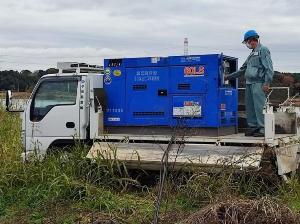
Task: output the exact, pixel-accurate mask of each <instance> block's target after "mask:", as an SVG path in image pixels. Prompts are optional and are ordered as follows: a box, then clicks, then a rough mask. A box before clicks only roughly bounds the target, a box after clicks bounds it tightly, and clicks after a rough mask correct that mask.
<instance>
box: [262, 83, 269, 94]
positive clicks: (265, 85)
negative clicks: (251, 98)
mask: <svg viewBox="0 0 300 224" xmlns="http://www.w3.org/2000/svg"><path fill="white" fill-rule="evenodd" d="M262 89H263V91H264V92H265V93H267V92H269V91H270V85H268V84H264V85H263V87H262Z"/></svg>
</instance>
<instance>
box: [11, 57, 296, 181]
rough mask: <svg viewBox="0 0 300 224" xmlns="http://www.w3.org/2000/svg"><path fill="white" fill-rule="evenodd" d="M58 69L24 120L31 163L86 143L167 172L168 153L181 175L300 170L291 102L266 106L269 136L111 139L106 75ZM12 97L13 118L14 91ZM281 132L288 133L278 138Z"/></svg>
mask: <svg viewBox="0 0 300 224" xmlns="http://www.w3.org/2000/svg"><path fill="white" fill-rule="evenodd" d="M58 68H59V72H58V73H57V74H49V75H45V76H43V77H42V78H41V79H40V80H39V81H38V83H37V84H36V86H35V88H34V90H33V92H32V94H31V97H30V98H29V100H28V102H27V106H26V108H25V110H24V111H23V113H21V116H22V142H23V146H24V152H23V153H22V157H23V159H28V158H29V157H30V155H31V154H33V153H38V155H39V156H41V157H44V156H45V155H46V154H47V152H48V151H49V149H50V148H51V147H53V146H65V145H68V144H72V143H74V141H75V140H76V139H78V140H82V141H92V142H93V145H92V146H91V149H90V151H89V153H88V155H87V157H88V158H90V159H94V158H95V157H97V156H98V155H99V153H100V154H101V156H107V158H112V155H113V156H114V159H118V160H120V161H123V162H124V163H125V164H126V165H127V166H128V167H132V168H143V169H150V170H159V169H160V166H161V160H162V158H163V156H164V155H165V154H166V151H167V153H168V161H169V163H170V165H171V167H173V168H174V169H182V168H185V169H186V168H189V167H194V166H201V167H210V168H212V167H213V168H218V167H222V166H224V165H232V166H234V167H236V168H237V170H243V169H257V170H259V169H261V168H262V166H263V164H265V163H266V162H267V163H273V165H274V166H275V168H276V169H277V170H276V171H277V173H278V175H281V176H285V175H286V174H288V173H291V172H295V171H296V169H297V168H298V163H299V136H300V108H299V107H297V106H295V105H293V104H292V103H289V101H288V100H287V101H286V103H284V104H282V105H281V106H280V107H279V108H278V109H277V111H276V112H273V108H272V107H271V106H269V105H268V104H266V108H265V111H264V113H265V123H266V128H265V137H246V136H245V135H244V133H237V134H231V135H224V136H217V137H210V136H189V135H186V134H185V132H184V130H182V128H178V129H177V130H176V128H175V130H174V131H173V132H172V133H169V134H156V133H155V132H148V133H146V132H143V131H137V132H134V133H131V132H128V133H127V132H126V129H124V130H123V131H119V132H118V131H117V132H113V133H110V132H108V131H107V130H106V127H105V126H104V122H103V107H102V105H103V104H105V93H104V90H103V68H102V67H99V66H91V65H87V64H83V63H81V64H80V63H73V62H70V63H68V62H63V63H58ZM6 98H7V99H6V106H7V110H8V111H11V109H10V107H11V92H10V91H7V96H6ZM277 126H278V127H280V133H281V134H279V133H278V134H277V133H276V132H275V127H277Z"/></svg>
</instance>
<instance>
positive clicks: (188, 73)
mask: <svg viewBox="0 0 300 224" xmlns="http://www.w3.org/2000/svg"><path fill="white" fill-rule="evenodd" d="M204 73H205V67H204V66H202V65H201V66H187V67H184V76H185V77H196V76H203V75H204Z"/></svg>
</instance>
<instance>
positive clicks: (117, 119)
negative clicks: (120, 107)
mask: <svg viewBox="0 0 300 224" xmlns="http://www.w3.org/2000/svg"><path fill="white" fill-rule="evenodd" d="M108 121H120V118H119V117H109V118H108Z"/></svg>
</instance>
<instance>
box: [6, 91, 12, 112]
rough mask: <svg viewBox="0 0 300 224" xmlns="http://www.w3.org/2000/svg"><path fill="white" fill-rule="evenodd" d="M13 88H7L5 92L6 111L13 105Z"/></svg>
mask: <svg viewBox="0 0 300 224" xmlns="http://www.w3.org/2000/svg"><path fill="white" fill-rule="evenodd" d="M11 97H12V96H11V90H7V91H6V94H5V107H6V111H9V110H10V107H11Z"/></svg>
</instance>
